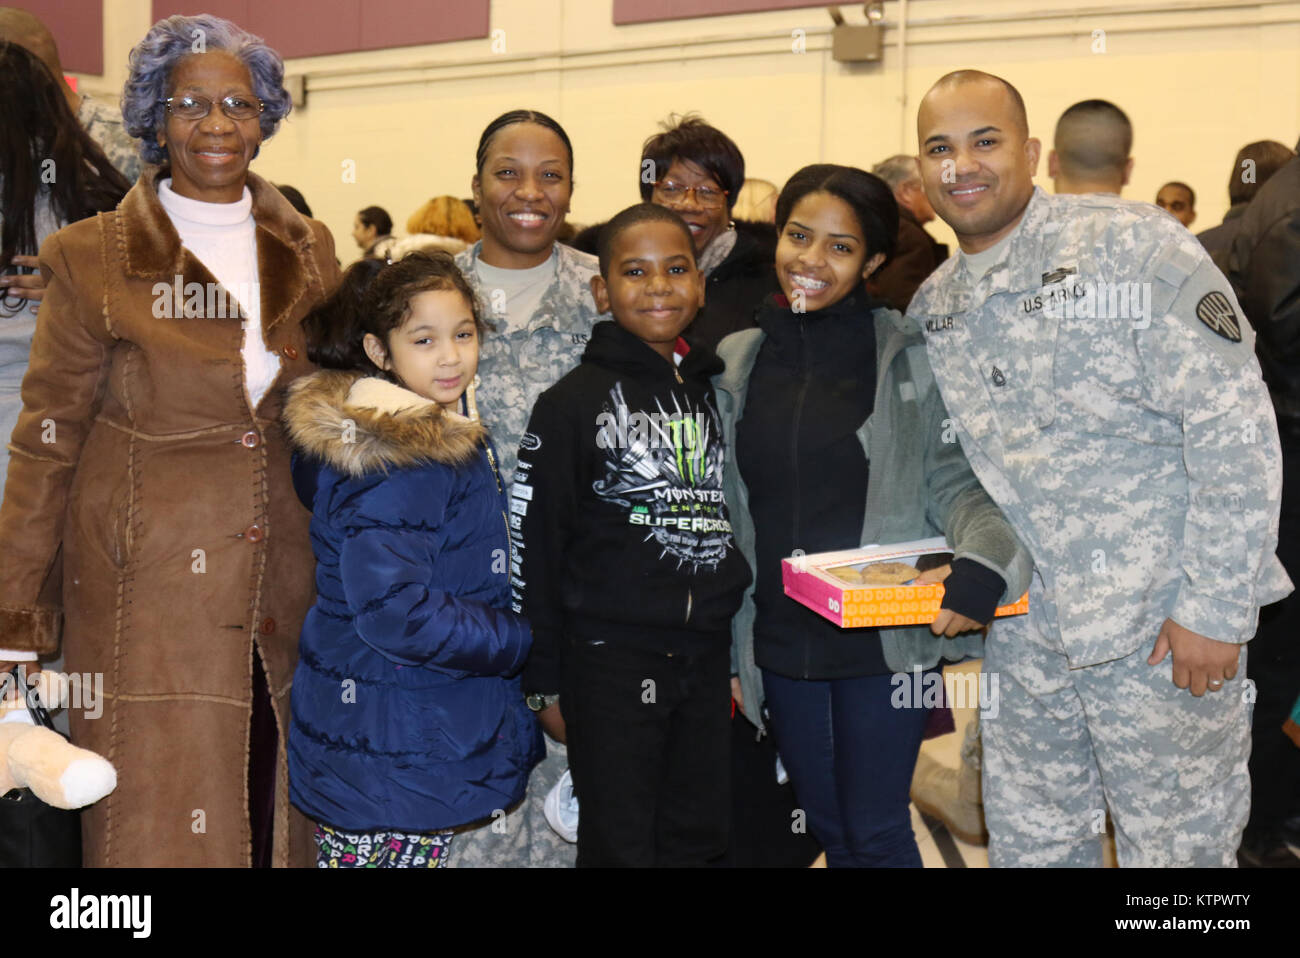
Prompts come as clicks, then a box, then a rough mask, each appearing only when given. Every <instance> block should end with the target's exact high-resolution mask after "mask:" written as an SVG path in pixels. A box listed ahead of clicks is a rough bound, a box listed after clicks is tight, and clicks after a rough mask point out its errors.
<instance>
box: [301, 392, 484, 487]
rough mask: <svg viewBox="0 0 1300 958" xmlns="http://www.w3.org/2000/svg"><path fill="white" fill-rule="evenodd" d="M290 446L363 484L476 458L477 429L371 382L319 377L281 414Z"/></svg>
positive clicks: (408, 395)
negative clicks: (365, 479) (426, 465)
mask: <svg viewBox="0 0 1300 958" xmlns="http://www.w3.org/2000/svg"><path fill="white" fill-rule="evenodd" d="M284 421H285V427H286V428H287V429H288V432H289V437H290V439H291V440H292V441H293V444H294V445H295V446H297V447H298V448H299V449H301V450H302V451H303V452H305V453H307V454H308V455H310V456H313V457H315V458H317V459H321V460H323V461H325V462H327V463H328V464H329V465H331V466H333V467H334V468H335V469H337V470H338V471H339V472H342V473H346V474H347V475H351V476H361V475H366V474H367V473H373V472H387V471H388V470H389V469H390V468H399V469H400V468H404V467H407V466H414V465H418V464H419V463H422V462H427V461H429V460H432V461H434V462H441V463H444V464H446V465H449V466H457V465H461V464H463V463H466V462H468V461H470V460H471V459H473V458H474V456H475V455H477V454H478V449H479V446H480V445H481V444H482V443H483V442H484V440H485V438H486V433H485V431H484V429H483V426H482V425H481V424H480V423H477V422H471V421H470V420H468V419H466V418H465V417H464V416H460V415H457V414H456V413H450V412H447V411H446V410H444V409H443V408H442V407H441V406H439V405H438V404H437V403H435V402H432V401H430V400H428V399H425V398H424V397H422V396H418V395H416V394H415V393H413V392H411V391H410V390H408V389H403V388H402V387H401V386H398V385H395V384H394V383H390V382H388V380H386V379H380V378H378V377H375V376H363V375H362V374H361V373H355V372H342V371H339V370H333V369H322V370H321V371H320V372H316V373H312V374H311V375H310V376H303V377H302V378H300V379H297V380H295V381H294V382H293V383H292V384H291V385H290V386H289V397H288V399H287V400H286V402H285V406H284Z"/></svg>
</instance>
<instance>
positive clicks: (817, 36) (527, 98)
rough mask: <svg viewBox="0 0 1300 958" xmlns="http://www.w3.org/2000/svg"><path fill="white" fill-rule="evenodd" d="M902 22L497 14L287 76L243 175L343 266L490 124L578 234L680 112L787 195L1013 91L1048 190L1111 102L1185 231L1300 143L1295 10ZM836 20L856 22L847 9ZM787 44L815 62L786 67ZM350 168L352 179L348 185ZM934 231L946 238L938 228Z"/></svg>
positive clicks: (94, 82) (939, 5) (456, 178)
mask: <svg viewBox="0 0 1300 958" xmlns="http://www.w3.org/2000/svg"><path fill="white" fill-rule="evenodd" d="M905 6H906V10H907V22H908V26H907V29H906V43H905V46H904V47H903V48H902V49H900V46H899V39H900V30H899V29H898V23H899V20H900V15H901V12H902V8H903V7H904V4H902V3H899V2H889V3H887V4H886V24H887V27H888V29H887V32H886V37H885V42H886V54H885V58H884V61H883V63H880V64H875V65H861V66H859V65H845V64H839V63H835V62H834V61H833V60H832V59H831V56H830V51H829V34H828V28H829V26H830V20H829V18H828V16H827V14H826V12H825V10H824V9H821V8H817V9H809V10H792V11H786V12H775V13H764V14H754V15H747V16H736V17H714V18H706V19H701V20H685V21H678V22H675V23H667V24H646V25H638V26H630V27H614V26H613V24H612V23H611V19H612V18H611V3H610V0H493V3H492V28H493V30H494V31H497V30H501V31H504V33H503V34H499V35H498V36H497V37H496V40H495V41H493V40H491V39H488V40H476V41H464V42H458V43H448V44H440V45H437V46H425V47H411V48H407V49H402V50H389V51H382V52H379V53H358V54H346V55H340V56H330V57H313V58H306V59H299V60H292V61H289V63H288V71H289V73H291V74H303V75H305V76H306V84H307V91H308V92H307V103H306V105H305V106H304V107H303V108H301V109H297V110H295V111H294V113H293V114H292V115H291V117H290V119H289V121H288V122H287V123H286V124H285V125H284V126H283V127H282V128H281V132H280V133H279V134H278V135H277V136H276V138H275V139H273V140H271V141H270V142H269V143H268V144H267V145H266V146H265V147H264V149H263V151H262V155H261V156H260V157H259V158H258V160H257V161H256V163H255V165H254V169H255V170H256V171H257V172H258V173H260V174H261V175H263V176H266V177H269V178H270V179H272V180H275V181H278V182H287V183H292V184H293V185H294V186H296V187H298V188H299V189H300V190H302V192H303V193H304V194H305V195H306V196H307V198H308V201H309V202H310V203H311V205H312V207H313V208H314V210H315V212H316V215H317V216H318V217H319V218H321V219H323V220H324V221H325V222H326V223H327V224H328V225H329V227H330V228H331V229H332V230H333V231H334V235H335V238H336V241H337V242H338V244H339V251H340V254H341V257H342V258H343V260H344V261H345V262H346V261H348V260H349V259H351V258H353V257H354V256H355V255H356V250H355V248H354V247H353V245H352V241H351V238H350V236H349V233H350V230H351V224H352V217H353V214H354V213H355V212H356V210H358V209H360V208H361V207H363V206H367V205H370V204H372V203H377V204H379V205H381V206H384V207H385V208H387V209H388V210H389V212H390V213H392V214H393V218H394V220H395V221H397V222H398V223H399V224H403V223H404V221H405V219H406V217H407V215H408V214H409V213H410V212H411V210H413V209H414V208H415V207H416V206H417V205H418V204H419V203H421V202H422V201H423V200H424V199H426V198H428V197H429V196H433V195H437V194H440V193H452V194H455V195H458V196H465V195H468V192H469V179H470V176H471V175H472V174H473V172H474V170H473V157H474V148H475V145H476V143H477V140H478V135H479V133H480V132H481V130H482V128H483V126H484V125H485V124H486V123H487V122H488V121H489V120H491V119H492V118H493V117H494V116H496V115H497V114H498V113H501V112H504V111H505V110H508V109H512V108H515V107H522V106H526V107H535V108H538V109H541V110H544V111H546V112H548V113H550V114H551V115H553V116H554V117H556V119H558V120H559V121H560V122H561V123H562V124H564V126H565V127H566V128H567V129H568V131H569V134H570V136H571V137H572V139H573V142H574V149H575V153H576V179H577V189H576V191H575V194H574V199H573V211H572V214H571V219H573V220H575V221H578V222H583V223H590V222H594V221H597V220H600V219H603V218H606V217H607V216H608V215H610V214H611V213H613V212H615V211H617V210H618V209H621V208H622V207H623V206H625V205H627V204H629V203H632V202H635V201H636V199H637V193H636V174H637V160H638V158H639V156H640V152H639V151H640V145H641V142H642V141H643V140H644V139H645V137H646V136H647V135H649V134H650V133H651V132H653V131H654V130H655V128H656V123H657V122H658V121H659V120H661V119H662V118H663V117H665V116H666V115H667V114H668V113H670V112H673V111H678V112H684V111H687V110H696V111H699V112H700V113H702V114H703V115H704V116H705V118H706V119H708V120H709V121H710V122H712V123H714V124H715V125H717V126H718V127H720V128H721V129H723V130H725V131H726V132H727V133H728V134H729V135H730V136H731V137H732V138H734V139H735V140H736V142H737V143H738V144H739V145H740V147H741V149H742V150H743V151H744V153H745V158H746V162H747V167H748V170H749V173H750V175H752V176H759V177H764V178H766V179H770V180H773V181H774V182H776V183H777V184H778V185H779V184H780V183H782V182H783V181H784V179H785V178H786V177H788V176H789V175H790V174H791V173H793V172H794V171H795V170H796V169H798V168H799V167H800V166H802V165H804V164H807V163H814V162H837V163H850V164H854V165H858V166H870V165H871V164H872V163H874V162H876V161H877V160H880V159H882V158H884V157H885V156H888V155H890V154H892V153H895V152H900V151H907V152H914V151H915V149H916V141H915V117H916V104H917V102H918V101H919V99H920V97H921V96H922V95H923V94H924V92H925V90H926V89H927V88H928V87H929V85H930V84H931V83H932V82H933V81H934V80H935V79H936V78H938V77H939V76H940V75H941V74H943V73H944V72H946V71H948V70H951V69H955V68H957V67H963V66H974V67H978V68H981V69H984V70H988V71H990V72H993V73H997V74H999V75H1001V76H1004V77H1006V78H1007V79H1008V80H1010V81H1011V82H1012V83H1014V84H1016V86H1017V87H1019V89H1020V90H1021V92H1022V94H1023V95H1024V98H1025V101H1026V104H1027V106H1028V110H1029V118H1030V126H1031V130H1032V132H1033V133H1034V134H1035V135H1037V136H1039V137H1041V138H1043V139H1044V140H1045V141H1047V142H1046V145H1045V148H1044V160H1043V163H1042V164H1041V165H1040V169H1039V174H1040V176H1039V182H1040V183H1042V184H1043V185H1045V186H1046V187H1047V188H1048V189H1050V188H1051V182H1050V180H1047V178H1046V147H1047V146H1050V139H1051V133H1052V127H1053V125H1054V124H1055V121H1056V117H1057V116H1058V115H1059V114H1060V112H1061V111H1062V110H1063V109H1064V108H1065V107H1067V106H1069V105H1070V104H1071V103H1073V102H1075V101H1077V100H1081V99H1085V98H1088V97H1103V98H1106V99H1110V100H1113V101H1115V102H1116V103H1118V104H1119V105H1120V106H1122V107H1123V108H1124V109H1125V110H1126V111H1127V112H1128V114H1129V116H1130V117H1131V118H1132V119H1133V123H1134V127H1135V130H1136V142H1135V144H1134V155H1135V156H1136V158H1137V162H1136V166H1135V169H1134V174H1133V182H1132V184H1131V185H1130V187H1129V188H1128V189H1127V190H1126V191H1125V195H1126V196H1129V197H1131V198H1134V199H1142V200H1150V199H1152V198H1153V197H1154V196H1155V192H1156V189H1157V188H1158V187H1159V186H1160V184H1161V183H1163V182H1165V181H1166V180H1170V179H1181V180H1185V181H1186V182H1188V183H1190V184H1191V185H1192V187H1193V188H1194V189H1195V190H1196V191H1197V194H1198V213H1199V217H1198V220H1197V222H1196V224H1195V226H1194V227H1193V229H1202V228H1206V227H1209V226H1212V225H1214V224H1216V223H1217V222H1218V221H1219V220H1220V218H1221V217H1222V215H1223V212H1224V210H1225V209H1226V207H1227V192H1226V191H1227V179H1228V175H1229V172H1230V169H1231V165H1232V161H1233V156H1234V154H1235V153H1236V151H1237V149H1238V148H1239V147H1240V146H1241V145H1243V144H1244V143H1246V142H1249V141H1251V140H1257V139H1264V138H1269V139H1277V140H1281V141H1282V142H1284V143H1287V144H1288V145H1293V144H1294V143H1295V140H1296V137H1297V135H1300V2H1268V0H1263V2H1257V3H1235V2H1232V0H1224V2H1220V3H1217V4H1210V3H1201V4H1175V3H1172V2H1163V0H1162V2H1153V3H1137V2H1132V3H1106V2H1104V0H1094V2H1093V3H1092V4H1091V5H1090V7H1091V8H1092V9H1100V10H1105V11H1107V12H1105V13H1099V14H1095V15H1089V16H1075V15H1073V14H1069V15H1063V16H1052V15H1051V13H1050V10H1049V11H1047V12H1044V8H1043V5H1042V4H1039V3H1034V2H1025V0H982V2H980V3H972V2H955V0H912V2H910V3H908V4H906V5H905ZM1049 6H1052V5H1051V4H1049ZM1175 7H1178V9H1174V8H1175ZM1189 8H1192V9H1189ZM1201 8H1205V9H1201ZM843 9H844V11H845V15H846V17H848V18H849V19H850V20H851V21H853V22H862V19H861V17H862V15H861V12H860V11H861V7H860V6H859V5H857V4H853V5H846V6H844V7H843ZM149 10H150V4H149V0H108V2H106V4H105V44H106V51H105V64H106V67H105V69H106V71H107V72H106V74H105V76H104V77H83V79H82V82H83V83H84V84H85V88H86V89H88V90H91V91H94V90H97V89H111V90H112V91H113V94H114V95H116V92H117V91H118V90H120V87H121V82H122V80H123V78H124V76H125V68H126V53H127V51H128V49H129V47H130V45H131V44H132V43H133V42H134V41H135V40H137V39H139V37H140V36H142V35H143V33H144V31H145V30H146V29H147V28H148V26H149V22H150V19H149ZM958 18H961V19H958ZM797 30H802V31H804V34H803V40H804V45H805V49H806V52H803V53H798V52H795V50H794V48H795V47H796V46H797V42H796V41H797V39H798V37H797V35H796V34H795V33H794V31H797ZM1094 30H1102V31H1105V36H1104V42H1105V52H1096V53H1094V52H1093V46H1094V34H1093V31H1094ZM904 63H905V66H904ZM904 95H905V99H904ZM345 161H351V162H352V163H353V164H355V171H356V177H355V179H356V182H355V183H347V182H344V178H343V170H344V163H345ZM931 229H932V230H933V232H934V233H935V234H936V235H937V236H940V237H941V238H943V239H945V240H947V241H949V242H950V241H951V234H950V233H949V232H948V231H947V229H946V227H944V226H943V225H942V224H940V223H936V224H932V225H931ZM399 231H400V226H399Z"/></svg>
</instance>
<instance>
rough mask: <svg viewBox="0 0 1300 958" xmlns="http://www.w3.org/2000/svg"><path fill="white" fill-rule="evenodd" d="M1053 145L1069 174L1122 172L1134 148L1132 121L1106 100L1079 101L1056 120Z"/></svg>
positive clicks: (1064, 170)
mask: <svg viewBox="0 0 1300 958" xmlns="http://www.w3.org/2000/svg"><path fill="white" fill-rule="evenodd" d="M1053 147H1054V148H1055V149H1056V157H1057V160H1058V161H1059V162H1060V164H1061V171H1062V172H1063V173H1065V174H1066V175H1068V176H1079V175H1090V174H1097V173H1121V172H1123V170H1124V165H1125V164H1126V163H1127V162H1128V158H1129V153H1130V152H1132V150H1133V124H1132V123H1131V122H1129V118H1128V114H1126V113H1125V112H1124V111H1123V110H1121V109H1120V108H1119V107H1117V106H1116V105H1115V104H1114V103H1111V102H1110V101H1109V100H1095V99H1094V100H1081V101H1079V102H1078V103H1076V104H1074V106H1072V107H1070V108H1069V109H1067V110H1066V111H1065V112H1064V113H1062V114H1061V118H1060V119H1059V120H1057V121H1056V135H1055V137H1054V139H1053Z"/></svg>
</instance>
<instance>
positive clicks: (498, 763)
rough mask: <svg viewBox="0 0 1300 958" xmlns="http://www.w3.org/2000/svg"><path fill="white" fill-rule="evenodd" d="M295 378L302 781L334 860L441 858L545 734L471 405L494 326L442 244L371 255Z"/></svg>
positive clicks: (332, 307)
mask: <svg viewBox="0 0 1300 958" xmlns="http://www.w3.org/2000/svg"><path fill="white" fill-rule="evenodd" d="M306 327H307V340H308V343H309V344H310V348H309V354H310V355H311V358H312V360H313V361H314V362H316V363H318V364H319V365H321V366H323V367H325V368H324V369H322V370H321V371H320V372H318V373H315V374H313V375H311V376H307V377H304V378H302V379H299V380H298V381H297V382H295V383H294V384H293V385H292V386H291V387H290V394H289V398H288V400H287V402H286V405H285V426H286V429H287V431H288V433H289V436H290V438H291V439H292V441H293V443H294V445H295V447H296V449H297V453H296V455H295V458H294V483H295V485H296V487H297V489H298V495H299V497H300V498H301V499H302V501H303V503H304V504H305V505H306V506H307V507H308V508H309V509H311V511H312V520H311V537H312V547H313V549H314V550H315V553H316V591H317V598H316V604H315V605H314V606H313V607H312V609H311V611H310V612H309V613H308V614H307V619H306V621H305V622H304V623H303V628H302V635H301V638H300V640H299V662H298V668H297V671H296V672H295V673H294V680H293V693H292V697H291V702H292V712H293V721H292V724H291V726H290V732H289V794H290V797H291V799H292V800H293V803H294V805H296V806H297V807H298V808H299V809H301V810H302V811H303V812H304V813H306V814H307V815H308V816H309V817H311V818H312V819H313V820H314V821H315V822H316V823H317V826H316V842H317V849H318V851H317V864H318V865H319V866H321V867H328V868H335V867H425V868H433V867H439V866H441V865H444V864H445V863H446V861H447V858H448V853H449V849H450V843H451V835H452V832H451V830H452V829H453V828H454V827H455V826H458V825H465V824H468V823H470V822H476V821H479V820H484V819H489V818H492V817H494V816H496V817H500V816H501V815H502V814H504V810H505V809H507V808H509V807H510V806H511V805H512V804H514V803H515V802H517V801H519V800H520V799H521V798H522V797H523V795H524V788H525V785H526V784H527V781H528V774H529V772H530V771H531V770H532V768H533V766H534V765H536V764H537V762H538V760H539V759H540V758H541V755H542V743H541V732H540V729H539V727H538V725H537V722H536V720H535V719H534V718H533V716H532V713H531V712H529V710H528V708H527V706H526V705H525V704H524V697H523V694H522V692H521V691H520V684H519V678H518V673H519V671H520V669H521V668H522V667H523V664H524V660H525V659H526V658H527V656H528V651H529V647H530V645H531V642H532V637H531V633H530V632H529V628H528V623H527V621H526V620H524V619H522V618H520V617H519V616H517V615H515V614H513V613H512V612H510V582H509V575H510V553H509V550H510V543H509V534H508V527H507V519H506V507H507V506H506V496H505V492H504V490H503V489H502V485H501V481H500V477H499V475H498V473H497V467H496V454H495V452H494V450H493V448H492V444H491V443H490V442H489V440H488V437H487V434H486V432H485V430H484V429H483V426H482V425H481V424H480V423H479V422H478V420H477V414H476V413H475V411H474V404H473V389H472V383H473V382H474V379H475V370H476V369H477V367H478V355H479V337H480V336H481V335H482V332H483V329H484V325H483V322H482V320H481V318H480V316H479V312H478V307H477V305H476V303H475V300H474V296H473V294H472V292H471V291H470V289H469V287H468V286H467V285H466V283H465V280H464V279H463V277H462V276H461V274H460V271H459V270H458V269H456V266H455V264H454V263H453V261H452V259H451V258H450V257H449V256H447V255H446V254H441V253H440V254H433V255H425V254H419V253H417V254H412V255H411V256H408V257H407V258H405V259H403V260H401V261H399V262H397V263H394V264H392V265H389V266H385V265H384V264H383V263H382V262H378V263H375V262H371V261H363V262H361V263H358V264H356V265H355V266H353V267H352V268H351V269H349V271H348V272H347V273H346V274H345V275H344V278H343V282H342V285H341V287H340V288H339V290H338V291H337V292H336V293H335V295H334V296H333V297H332V298H331V299H330V300H329V301H327V302H326V303H325V304H324V305H323V306H322V307H320V309H319V310H317V312H316V313H314V314H313V315H312V316H311V317H309V318H308V320H307V321H306Z"/></svg>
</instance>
